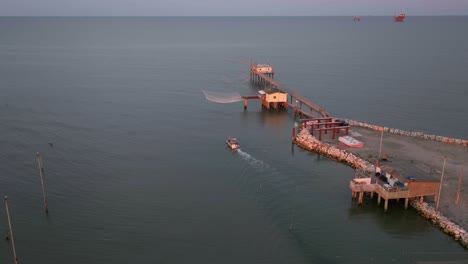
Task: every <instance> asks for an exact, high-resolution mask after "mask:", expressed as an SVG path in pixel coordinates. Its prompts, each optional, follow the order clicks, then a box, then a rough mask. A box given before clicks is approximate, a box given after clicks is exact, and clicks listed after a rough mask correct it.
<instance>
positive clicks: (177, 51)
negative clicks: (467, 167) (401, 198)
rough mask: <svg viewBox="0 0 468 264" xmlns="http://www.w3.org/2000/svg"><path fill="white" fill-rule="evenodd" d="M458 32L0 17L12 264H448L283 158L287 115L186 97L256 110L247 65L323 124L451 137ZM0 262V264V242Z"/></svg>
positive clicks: (459, 79)
mask: <svg viewBox="0 0 468 264" xmlns="http://www.w3.org/2000/svg"><path fill="white" fill-rule="evenodd" d="M466 28H468V18H467V17H408V18H407V21H406V22H405V23H394V22H392V19H391V18H390V17H363V18H362V20H361V22H359V23H354V22H353V21H352V18H348V17H296V18H288V17H281V18H279V17H263V18H260V17H259V18H252V17H238V18H229V17H228V18H0V161H1V162H0V171H1V173H0V194H3V195H8V197H9V198H8V204H9V208H10V216H11V218H12V225H13V231H14V238H15V242H16V251H17V254H18V258H19V261H20V262H21V263H395V262H398V263H422V262H424V261H460V262H463V261H465V262H466V259H468V253H467V251H466V250H464V249H462V248H461V246H460V245H459V244H458V243H457V242H455V241H453V240H452V239H451V238H450V237H448V236H446V235H445V234H443V233H442V232H441V231H439V230H438V229H437V228H435V227H433V226H432V225H431V224H430V223H429V222H427V221H425V220H423V219H422V218H420V217H419V216H418V215H417V214H416V212H415V211H414V210H412V209H409V210H406V211H405V210H403V209H402V206H401V205H398V204H393V203H392V204H390V208H389V212H388V213H384V212H383V208H381V207H380V208H379V207H377V205H376V201H375V200H374V201H369V200H367V201H365V205H364V206H362V207H358V206H357V205H356V204H353V202H352V201H351V192H350V190H349V189H348V187H347V184H348V182H349V179H351V178H352V174H353V171H352V170H351V169H350V168H348V167H346V166H344V165H341V164H338V163H336V162H333V161H330V160H328V159H326V158H323V157H318V156H317V155H315V154H312V153H307V152H304V151H301V150H299V149H292V148H291V142H290V133H291V127H292V126H293V125H294V120H293V118H292V116H291V114H288V113H272V112H262V111H261V107H260V105H259V104H258V103H257V104H256V103H250V104H249V109H248V110H247V111H243V109H242V103H234V104H216V103H213V102H209V101H207V100H206V99H205V98H204V96H203V94H202V92H201V90H210V91H217V92H233V91H234V92H239V93H241V94H254V93H256V90H255V88H254V87H252V86H251V85H250V84H249V83H247V82H245V80H246V78H247V77H248V66H247V65H245V62H247V61H248V60H249V59H250V58H252V59H254V60H255V61H257V62H258V63H270V64H272V65H273V66H274V67H275V70H276V72H277V74H276V76H275V78H276V79H278V80H279V81H280V82H281V83H283V84H284V85H285V86H287V87H289V88H291V89H294V90H296V91H298V92H300V93H301V94H302V95H304V96H306V97H308V98H309V99H311V100H312V101H313V102H315V103H317V104H320V105H323V106H325V107H326V109H327V110H328V111H329V112H331V113H332V114H334V115H336V116H342V117H349V118H353V119H357V120H361V121H365V122H370V123H376V124H381V125H385V126H390V127H399V128H402V129H407V130H422V131H425V132H428V133H434V134H440V135H444V136H451V137H458V138H467V135H468V133H467V131H468V123H467V122H465V121H466V113H467V112H468V105H467V104H466V100H467V96H466V91H467V87H468V75H467V74H466V73H467V72H468V63H467V61H468V35H467V34H466ZM227 136H235V137H237V138H238V139H239V140H240V142H241V145H242V150H241V151H239V152H232V151H230V150H228V149H226V147H225V145H224V139H225V137H227ZM49 142H51V143H53V147H50V146H49V145H48V143H49ZM37 151H40V152H41V153H42V155H43V158H44V169H45V182H46V192H47V195H48V202H49V208H50V214H49V215H48V216H46V215H45V213H44V212H43V208H42V196H41V189H40V181H39V176H38V171H37V165H36V152H37ZM2 208H4V207H2ZM0 219H1V220H0V232H2V233H5V232H6V230H7V228H6V226H7V220H6V212H5V210H4V209H1V210H0ZM291 224H292V226H293V229H292V231H289V230H288V229H289V227H290V226H291ZM0 259H1V261H0V262H2V263H9V261H10V262H12V253H11V245H10V244H9V243H7V242H2V243H0Z"/></svg>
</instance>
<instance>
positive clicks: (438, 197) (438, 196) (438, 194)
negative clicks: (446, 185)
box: [435, 157, 447, 212]
mask: <svg viewBox="0 0 468 264" xmlns="http://www.w3.org/2000/svg"><path fill="white" fill-rule="evenodd" d="M446 161H447V157H444V164H443V165H442V173H441V175H440V183H439V192H438V193H437V202H436V208H435V210H436V212H439V201H440V193H441V191H442V182H443V180H444V171H445V162H446Z"/></svg>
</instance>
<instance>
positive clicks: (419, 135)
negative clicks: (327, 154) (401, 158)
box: [341, 118, 468, 147]
mask: <svg viewBox="0 0 468 264" xmlns="http://www.w3.org/2000/svg"><path fill="white" fill-rule="evenodd" d="M341 120H345V121H346V122H347V123H348V124H350V125H352V126H358V127H365V128H369V129H373V130H376V131H382V130H383V131H384V132H388V133H393V134H398V135H403V136H408V137H417V138H424V139H429V140H436V141H441V142H444V143H450V144H457V145H462V146H465V147H468V140H465V139H458V138H449V137H442V136H437V135H431V134H425V133H423V132H417V131H405V130H401V129H396V128H389V127H383V126H377V125H372V124H367V123H363V122H359V121H355V120H351V119H346V118H344V119H341Z"/></svg>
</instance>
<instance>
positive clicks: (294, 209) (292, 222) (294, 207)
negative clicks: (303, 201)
mask: <svg viewBox="0 0 468 264" xmlns="http://www.w3.org/2000/svg"><path fill="white" fill-rule="evenodd" d="M298 187H299V186H296V192H295V193H294V197H293V206H292V212H291V223H290V225H289V230H290V231H291V230H292V229H293V226H294V215H295V214H296V203H295V201H294V200H295V199H294V198H296V196H297V189H298Z"/></svg>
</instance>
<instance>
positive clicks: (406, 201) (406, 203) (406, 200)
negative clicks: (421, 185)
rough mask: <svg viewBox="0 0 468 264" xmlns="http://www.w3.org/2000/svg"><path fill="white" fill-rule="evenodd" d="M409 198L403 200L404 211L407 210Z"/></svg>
mask: <svg viewBox="0 0 468 264" xmlns="http://www.w3.org/2000/svg"><path fill="white" fill-rule="evenodd" d="M408 202H409V198H405V209H408Z"/></svg>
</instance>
